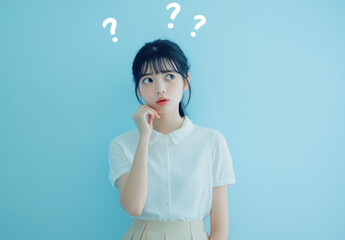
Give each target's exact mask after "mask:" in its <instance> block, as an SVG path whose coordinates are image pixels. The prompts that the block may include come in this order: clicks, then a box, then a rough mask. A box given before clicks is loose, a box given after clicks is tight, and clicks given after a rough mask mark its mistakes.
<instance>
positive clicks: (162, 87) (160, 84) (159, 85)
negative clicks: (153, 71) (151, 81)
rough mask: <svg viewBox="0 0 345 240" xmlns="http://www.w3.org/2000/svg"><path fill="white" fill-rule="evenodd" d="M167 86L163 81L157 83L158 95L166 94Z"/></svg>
mask: <svg viewBox="0 0 345 240" xmlns="http://www.w3.org/2000/svg"><path fill="white" fill-rule="evenodd" d="M165 88H166V86H165V83H164V81H163V80H158V81H157V84H156V92H157V93H165V90H166V89H165Z"/></svg>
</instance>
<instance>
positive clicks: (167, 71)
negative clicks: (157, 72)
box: [140, 70, 176, 78]
mask: <svg viewBox="0 0 345 240" xmlns="http://www.w3.org/2000/svg"><path fill="white" fill-rule="evenodd" d="M169 72H176V71H174V70H163V71H161V73H169ZM148 75H152V73H145V74H142V75H141V77H140V78H142V77H145V76H148Z"/></svg>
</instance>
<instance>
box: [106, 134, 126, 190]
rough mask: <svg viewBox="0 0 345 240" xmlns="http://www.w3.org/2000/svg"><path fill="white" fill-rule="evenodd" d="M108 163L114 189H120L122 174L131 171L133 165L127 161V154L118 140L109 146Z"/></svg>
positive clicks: (114, 140)
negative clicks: (119, 183)
mask: <svg viewBox="0 0 345 240" xmlns="http://www.w3.org/2000/svg"><path fill="white" fill-rule="evenodd" d="M108 161H109V181H110V183H111V185H112V186H113V188H117V189H119V186H118V183H117V180H118V178H119V177H120V176H121V175H122V174H124V173H126V172H130V171H131V164H130V163H129V161H128V160H127V157H126V155H125V152H124V151H123V148H122V147H121V145H120V144H119V143H118V141H117V139H116V138H115V139H113V140H112V141H111V143H110V145H109V153H108Z"/></svg>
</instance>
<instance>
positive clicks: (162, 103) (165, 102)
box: [157, 100, 169, 105]
mask: <svg viewBox="0 0 345 240" xmlns="http://www.w3.org/2000/svg"><path fill="white" fill-rule="evenodd" d="M168 102H169V100H165V101H159V102H157V104H158V105H164V104H167V103H168Z"/></svg>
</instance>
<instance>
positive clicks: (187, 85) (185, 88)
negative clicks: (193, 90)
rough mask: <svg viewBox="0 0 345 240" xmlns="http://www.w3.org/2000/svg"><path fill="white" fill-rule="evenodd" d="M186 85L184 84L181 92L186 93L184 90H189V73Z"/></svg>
mask: <svg viewBox="0 0 345 240" xmlns="http://www.w3.org/2000/svg"><path fill="white" fill-rule="evenodd" d="M187 79H188V84H187V83H186V82H185V84H184V87H183V91H186V90H188V88H189V83H190V73H188V78H187Z"/></svg>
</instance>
